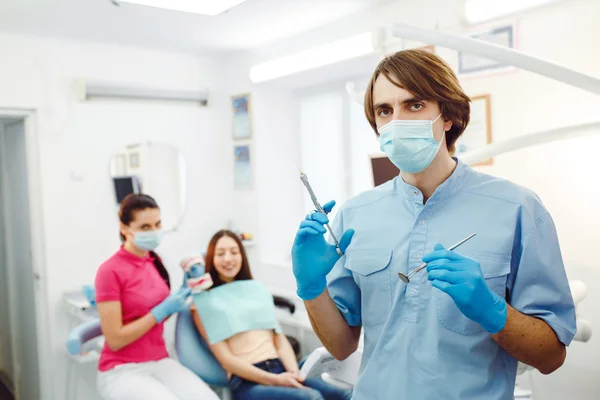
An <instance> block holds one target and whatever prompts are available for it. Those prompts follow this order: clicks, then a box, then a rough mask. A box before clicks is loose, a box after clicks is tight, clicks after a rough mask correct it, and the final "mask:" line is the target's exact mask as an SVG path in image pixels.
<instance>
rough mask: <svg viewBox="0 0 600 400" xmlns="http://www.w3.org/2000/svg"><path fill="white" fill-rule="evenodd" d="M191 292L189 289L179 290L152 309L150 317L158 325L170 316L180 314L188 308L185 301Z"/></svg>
mask: <svg viewBox="0 0 600 400" xmlns="http://www.w3.org/2000/svg"><path fill="white" fill-rule="evenodd" d="M191 293H192V290H191V289H189V288H181V289H179V290H178V291H177V293H175V294H171V295H169V297H167V298H166V299H164V300H163V301H162V303H160V304H159V305H157V306H156V307H154V308H153V309H152V311H150V312H151V313H152V315H153V316H154V318H155V319H156V322H158V323H159V324H160V323H161V322H163V321H164V320H165V319H166V318H167V317H169V316H170V315H172V314H175V313H178V312H181V311H183V310H185V309H187V308H188V307H189V305H188V304H187V299H188V297H190V294H191Z"/></svg>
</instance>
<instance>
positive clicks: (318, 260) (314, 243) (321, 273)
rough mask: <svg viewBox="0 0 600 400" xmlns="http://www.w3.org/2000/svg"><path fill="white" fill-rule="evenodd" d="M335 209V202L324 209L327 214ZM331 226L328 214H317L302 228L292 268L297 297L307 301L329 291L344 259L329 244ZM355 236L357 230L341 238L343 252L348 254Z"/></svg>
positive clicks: (350, 230)
mask: <svg viewBox="0 0 600 400" xmlns="http://www.w3.org/2000/svg"><path fill="white" fill-rule="evenodd" d="M334 206H335V201H330V202H329V203H327V204H325V205H324V206H323V209H324V210H325V213H329V212H330V211H331V210H332V209H333V207H334ZM328 222H329V218H327V215H326V214H323V213H320V212H314V213H311V214H308V215H307V216H306V219H305V220H304V221H302V223H301V224H300V229H299V230H298V233H297V234H296V239H295V240H294V245H293V247H292V265H293V270H294V276H295V277H296V284H297V286H298V289H297V291H296V293H297V294H298V296H299V297H300V298H301V299H303V300H312V299H314V298H315V297H317V296H319V295H320V294H321V293H323V292H324V291H325V288H326V287H327V279H326V277H327V274H328V273H329V272H331V270H332V269H333V266H334V265H335V263H336V262H337V260H338V259H339V258H340V256H339V255H338V253H337V251H336V249H335V245H332V244H329V243H328V242H327V241H326V240H325V236H324V234H325V233H326V232H327V229H326V228H325V226H324V225H325V224H327V223H328ZM353 235H354V230H352V229H349V230H347V231H346V232H344V234H343V235H342V237H341V238H339V241H340V250H341V251H342V253H343V252H345V251H346V249H347V248H348V246H349V245H350V241H351V240H352V236H353Z"/></svg>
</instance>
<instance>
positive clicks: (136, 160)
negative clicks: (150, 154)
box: [129, 152, 140, 168]
mask: <svg viewBox="0 0 600 400" xmlns="http://www.w3.org/2000/svg"><path fill="white" fill-rule="evenodd" d="M139 167H140V154H139V153H137V152H135V153H129V168H139Z"/></svg>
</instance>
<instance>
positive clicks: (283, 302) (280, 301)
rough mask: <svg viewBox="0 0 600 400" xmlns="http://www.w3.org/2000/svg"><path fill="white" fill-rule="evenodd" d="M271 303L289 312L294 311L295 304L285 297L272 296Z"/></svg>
mask: <svg viewBox="0 0 600 400" xmlns="http://www.w3.org/2000/svg"><path fill="white" fill-rule="evenodd" d="M273 303H274V304H275V307H279V308H287V309H288V311H289V312H290V314H293V313H295V312H296V305H295V304H294V303H293V302H291V301H290V300H288V299H286V298H285V297H281V296H273Z"/></svg>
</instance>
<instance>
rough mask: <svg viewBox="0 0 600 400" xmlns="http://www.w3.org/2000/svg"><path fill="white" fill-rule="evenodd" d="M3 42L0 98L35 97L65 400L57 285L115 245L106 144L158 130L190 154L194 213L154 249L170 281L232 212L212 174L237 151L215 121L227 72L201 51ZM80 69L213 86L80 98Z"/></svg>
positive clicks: (70, 281)
mask: <svg viewBox="0 0 600 400" xmlns="http://www.w3.org/2000/svg"><path fill="white" fill-rule="evenodd" d="M0 52H1V53H2V54H5V55H10V57H5V58H3V60H2V63H0V87H1V88H2V90H0V109H1V108H3V107H5V108H19V107H21V108H29V109H35V110H36V115H37V136H38V139H39V141H38V148H37V150H38V153H39V162H40V170H41V185H42V198H41V199H39V201H41V202H42V207H43V217H44V220H43V221H38V222H39V227H40V229H43V231H44V235H45V254H44V257H45V267H46V271H45V276H44V284H45V285H46V287H47V291H48V299H47V315H48V323H49V327H50V332H49V336H50V343H51V344H52V346H51V348H49V349H44V350H45V351H47V352H49V353H50V354H51V357H50V358H51V360H52V365H50V366H47V368H49V369H46V370H45V372H46V374H49V376H50V381H51V382H52V386H53V388H52V393H53V395H54V396H53V398H54V399H57V400H58V399H64V398H65V396H64V383H63V382H65V380H64V372H65V365H66V361H65V356H64V338H65V335H66V333H67V332H66V331H67V326H66V317H65V315H64V313H63V311H62V306H61V294H62V293H63V291H65V290H68V289H75V290H77V289H79V288H80V287H81V285H83V284H89V283H92V282H93V279H94V275H95V271H96V269H97V267H98V266H99V265H100V263H102V262H103V261H104V260H105V259H106V258H108V257H109V256H110V255H111V254H112V253H114V252H115V251H116V250H117V248H118V245H119V239H118V225H117V215H116V211H117V210H116V205H115V201H114V194H113V189H112V182H111V180H110V179H109V161H110V157H111V155H112V154H114V153H116V152H118V151H120V150H121V149H122V148H123V147H124V146H126V145H128V144H131V143H139V142H142V141H146V140H151V141H156V142H166V143H170V144H172V145H174V146H176V147H177V148H178V149H180V150H181V151H182V153H183V154H184V156H185V158H186V160H187V167H188V172H189V174H188V177H189V181H188V199H187V200H188V202H187V205H188V210H187V218H186V219H185V221H184V223H183V224H182V225H181V227H180V230H179V231H178V232H176V233H174V234H172V235H169V236H167V237H165V240H164V243H163V245H162V246H161V247H160V248H159V253H160V254H161V255H162V256H163V258H164V260H165V263H166V265H167V268H168V269H169V272H170V274H171V277H172V281H173V283H174V285H175V286H177V285H179V282H181V279H182V273H181V271H180V268H179V266H178V262H179V260H180V259H181V258H182V257H183V256H185V255H189V254H190V253H196V252H198V251H200V250H203V247H204V246H205V244H206V241H207V240H208V237H207V236H208V235H209V234H210V233H211V232H212V231H214V230H216V229H217V228H219V227H221V226H222V225H223V224H224V221H226V220H227V219H228V214H229V212H230V204H231V188H230V186H229V184H228V182H229V181H230V180H229V179H226V178H227V177H225V178H222V177H221V176H220V175H215V171H219V170H220V169H221V167H224V164H225V163H226V162H225V161H224V160H228V159H230V154H229V152H226V151H224V149H225V147H224V146H223V137H224V132H223V130H222V128H221V125H220V122H221V121H220V116H221V115H222V114H221V112H220V111H219V110H220V107H223V106H224V104H225V102H224V101H223V98H222V97H220V94H219V92H217V93H215V90H217V89H218V88H219V84H220V82H221V76H222V75H221V74H220V73H219V70H218V68H219V63H218V60H216V59H215V58H214V57H211V55H210V54H207V55H206V56H198V57H196V56H189V55H181V54H174V53H173V54H171V53H163V52H156V51H149V50H144V49H136V48H129V47H120V46H114V45H103V44H95V43H89V42H88V43H80V42H68V41H62V40H42V39H36V38H30V37H25V36H18V35H10V34H0ZM81 77H83V78H92V79H98V80H108V81H117V82H121V83H128V84H144V85H151V86H155V87H167V88H177V89H193V88H205V87H206V88H208V89H209V93H210V96H211V97H210V99H209V106H208V107H206V108H202V107H199V106H198V105H194V104H173V103H169V104H167V103H160V102H136V101H133V102H132V101H111V100H105V101H97V102H90V103H78V102H77V101H76V99H75V96H74V91H73V84H72V82H73V80H74V79H75V78H81ZM207 210H210V211H209V212H207ZM169 328H170V329H169V332H168V333H167V337H168V338H171V337H172V332H171V329H172V325H171V326H170V327H169ZM86 371H87V370H86V369H85V368H82V369H81V371H80V372H82V373H84V372H86ZM84 375H86V378H87V379H86V380H85V381H84V383H82V386H81V390H82V393H83V392H84V391H85V392H87V393H94V392H95V384H94V382H93V380H92V377H93V375H94V374H93V368H92V371H91V372H89V373H85V374H84ZM92 396H93V395H92V394H90V395H89V397H87V398H89V399H92V400H93V397H92ZM48 398H50V397H48Z"/></svg>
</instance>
